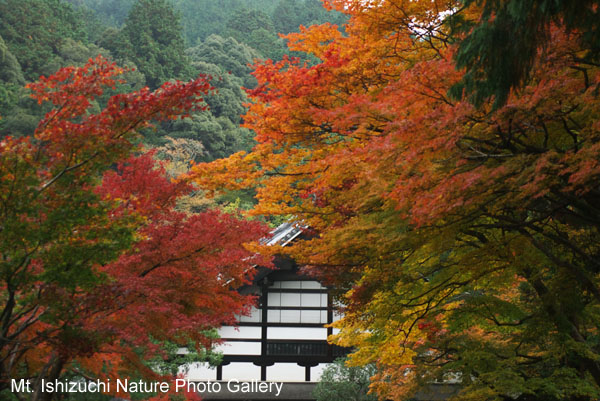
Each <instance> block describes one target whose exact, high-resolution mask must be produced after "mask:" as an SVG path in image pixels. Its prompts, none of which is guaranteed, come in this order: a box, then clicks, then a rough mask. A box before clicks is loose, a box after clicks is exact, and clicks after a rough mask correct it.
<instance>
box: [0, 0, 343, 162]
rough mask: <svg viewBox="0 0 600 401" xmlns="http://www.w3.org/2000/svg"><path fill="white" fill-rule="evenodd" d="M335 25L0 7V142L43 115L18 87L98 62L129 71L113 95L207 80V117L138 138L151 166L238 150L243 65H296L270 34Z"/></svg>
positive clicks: (55, 0) (245, 4)
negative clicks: (155, 157) (155, 159)
mask: <svg viewBox="0 0 600 401" xmlns="http://www.w3.org/2000/svg"><path fill="white" fill-rule="evenodd" d="M344 20H345V17H344V15H342V14H340V13H337V12H334V11H328V10H326V9H324V8H323V6H322V3H321V2H320V1H319V0H172V1H169V0H68V1H64V0H2V1H0V115H1V116H2V119H0V136H4V135H8V134H11V135H30V134H31V133H33V132H34V130H35V128H36V125H37V123H38V121H39V120H40V118H41V117H42V116H43V114H44V112H45V110H44V109H43V108H40V107H39V106H37V104H36V103H35V102H33V101H32V100H31V99H30V98H29V96H28V93H27V91H26V90H25V89H24V88H23V86H24V84H25V83H27V82H31V81H35V80H37V79H38V77H39V76H40V75H45V76H48V75H50V74H52V73H53V72H55V71H56V70H58V69H59V68H60V67H64V66H67V65H77V66H80V65H83V64H84V63H85V62H86V61H87V60H88V59H89V58H91V57H95V56H96V55H98V54H102V55H103V56H105V57H106V58H108V59H111V60H114V61H116V62H117V63H118V64H119V65H121V66H126V67H129V68H132V69H135V71H132V72H129V73H128V74H127V77H126V80H127V84H124V85H122V86H121V87H119V88H117V89H116V91H117V92H129V91H132V90H135V89H139V88H140V87H143V86H148V87H150V88H151V89H156V88H157V87H159V86H160V85H161V84H162V83H163V82H165V81H168V80H171V79H180V80H187V79H190V78H192V77H194V76H196V75H197V74H199V73H202V74H207V75H209V76H211V77H212V81H211V82H212V85H213V86H214V87H215V89H216V90H215V91H214V93H213V94H212V95H211V96H208V97H207V98H206V102H207V103H208V105H209V106H210V110H209V111H208V112H203V113H198V114H195V115H193V116H192V118H190V119H186V120H183V121H182V120H179V121H173V122H170V123H163V124H161V125H160V126H159V127H157V128H156V129H154V130H147V131H146V132H145V133H144V142H145V145H147V146H149V147H155V148H158V149H159V151H158V154H159V157H162V158H163V159H169V160H170V161H171V162H173V163H175V164H177V163H185V162H187V161H189V160H194V161H198V162H199V161H211V160H214V159H217V158H222V157H225V156H228V155H230V154H232V153H234V152H237V151H239V150H248V149H250V148H251V147H252V145H253V135H254V134H253V133H252V132H250V131H249V130H248V129H246V128H242V127H240V124H241V123H242V122H243V121H242V119H241V115H243V114H244V111H245V107H244V103H245V102H247V98H246V93H245V91H244V90H243V88H252V87H254V86H255V85H256V82H255V80H254V78H253V77H252V76H251V75H250V71H251V67H250V64H252V63H253V61H254V60H256V59H268V58H270V59H274V60H278V59H281V58H282V57H283V56H284V55H292V56H299V57H304V56H303V55H302V54H299V53H295V54H292V53H290V52H289V51H288V50H287V48H286V45H285V40H284V39H282V38H281V37H280V36H279V35H278V33H284V34H285V33H289V32H294V31H298V30H299V26H300V25H305V26H308V25H312V24H321V23H324V22H331V23H335V24H341V23H343V22H344ZM308 61H309V62H310V61H311V60H308Z"/></svg>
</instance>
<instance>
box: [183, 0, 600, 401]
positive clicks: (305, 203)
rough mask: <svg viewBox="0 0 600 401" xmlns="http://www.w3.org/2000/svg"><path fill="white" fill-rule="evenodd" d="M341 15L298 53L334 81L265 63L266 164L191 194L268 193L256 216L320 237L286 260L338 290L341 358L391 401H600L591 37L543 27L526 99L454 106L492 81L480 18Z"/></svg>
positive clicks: (260, 121)
mask: <svg viewBox="0 0 600 401" xmlns="http://www.w3.org/2000/svg"><path fill="white" fill-rule="evenodd" d="M327 3H328V5H329V6H331V7H335V8H337V9H338V10H339V11H342V12H346V13H348V14H350V21H349V23H348V25H347V26H346V29H345V33H346V34H345V35H344V34H342V33H341V32H340V31H339V29H337V27H335V26H331V25H327V24H326V25H322V26H316V27H311V28H309V29H305V30H303V31H302V32H301V33H300V34H291V35H288V37H287V39H288V41H289V43H290V49H291V50H294V51H304V52H309V53H311V54H313V55H314V56H315V57H317V58H318V59H320V60H321V62H320V63H319V64H317V65H314V66H310V65H306V64H303V63H300V62H299V61H298V60H294V59H284V60H282V61H281V62H277V63H274V62H265V63H262V64H258V65H257V66H256V69H255V76H256V78H257V80H258V87H257V88H256V89H255V90H253V91H251V92H250V95H251V98H252V100H253V104H252V105H251V106H250V109H249V112H248V113H247V115H246V116H245V121H246V125H245V126H247V127H248V128H251V129H253V130H254V131H255V132H256V133H257V137H256V138H257V141H258V145H257V146H256V147H255V148H254V149H253V151H252V152H250V153H247V154H244V153H238V154H235V155H233V156H231V157H230V158H228V159H227V160H222V161H216V162H213V163H211V164H209V165H198V166H197V167H196V168H195V174H194V176H193V178H194V179H195V180H196V181H197V182H199V183H202V184H203V185H204V186H206V187H207V188H212V189H218V188H220V187H223V186H226V187H228V188H243V187H248V186H257V187H258V190H257V198H258V205H257V206H256V207H255V210H254V212H255V213H259V214H261V213H262V214H291V215H295V216H297V218H298V219H302V220H303V221H305V222H306V223H307V224H308V225H310V226H311V227H312V228H313V230H314V231H315V234H316V235H315V236H314V237H313V239H311V240H309V241H304V242H299V243H297V244H296V245H295V246H293V247H291V248H290V253H291V254H292V255H293V256H294V257H296V259H297V260H298V261H299V262H300V263H304V264H306V265H307V266H308V269H309V271H310V272H312V273H313V274H315V275H317V276H318V277H320V278H321V279H323V280H325V281H327V282H329V283H330V284H332V285H335V287H336V288H337V289H338V291H339V294H340V298H341V300H342V302H343V303H344V304H345V305H346V306H345V308H344V314H345V317H344V318H343V319H342V320H341V321H340V322H339V323H338V324H337V325H338V327H339V328H340V329H341V333H340V334H339V335H337V336H336V337H335V338H333V340H334V341H336V342H337V343H338V344H340V345H345V346H354V347H356V349H357V351H356V352H355V353H354V354H353V356H352V361H353V363H357V364H366V363H371V362H374V363H376V364H377V365H378V367H379V369H378V374H377V375H376V376H375V377H374V378H373V381H374V383H373V385H372V386H373V388H374V389H375V390H376V391H378V392H379V393H380V395H381V396H383V397H387V398H391V399H399V400H400V399H406V398H409V397H411V396H412V395H414V394H415V392H416V391H417V390H418V389H420V388H424V386H426V385H427V384H428V383H431V382H432V381H436V380H445V381H454V382H457V383H460V385H461V392H460V393H459V394H458V396H457V397H458V398H457V399H461V400H503V399H521V400H593V399H596V398H598V396H599V395H600V369H599V367H600V365H598V362H597V361H598V355H599V352H600V346H599V343H598V341H597V338H598V337H597V332H598V329H599V327H598V319H597V310H598V306H599V304H600V297H599V296H598V294H600V292H599V288H598V285H599V284H600V283H599V282H598V279H599V277H598V274H599V271H600V270H599V269H598V267H599V266H598V260H599V258H598V256H599V252H600V250H599V248H598V246H597V244H598V243H599V242H600V241H599V239H600V238H599V232H598V229H599V226H598V221H599V220H598V218H599V214H598V213H599V210H598V207H597V205H598V195H599V194H598V188H597V178H598V176H599V174H600V163H599V156H600V154H599V153H598V152H599V151H600V144H599V139H600V135H599V132H600V131H599V126H598V123H597V117H598V114H599V111H600V109H599V107H598V106H599V104H598V88H599V84H600V71H599V70H598V67H597V66H596V65H594V64H593V63H589V62H585V63H583V62H582V61H580V60H579V58H580V56H581V55H583V54H588V53H589V52H590V51H591V50H592V49H593V47H592V46H591V45H590V44H589V42H587V41H586V39H585V38H586V37H587V36H586V35H588V34H589V35H593V33H594V32H595V31H594V29H595V28H594V27H593V25H592V27H591V28H590V29H589V30H585V29H587V28H585V29H584V30H582V31H574V30H569V29H568V28H569V26H564V25H562V24H560V23H555V24H552V23H550V22H549V24H548V25H547V26H546V25H545V26H544V28H545V29H547V30H546V34H547V36H546V39H545V41H544V42H543V43H544V46H543V51H537V52H535V53H534V56H533V59H532V61H531V69H530V70H529V72H528V74H527V75H526V76H525V77H524V80H523V81H522V82H520V84H519V86H518V88H519V89H518V90H512V91H509V92H508V94H507V97H506V99H504V100H503V99H502V96H501V94H500V93H499V92H498V93H492V92H489V93H487V94H486V95H485V96H482V97H480V98H478V99H474V98H472V97H470V96H469V95H470V93H471V92H470V91H468V90H467V91H465V92H461V91H459V92H458V94H457V92H456V88H458V87H460V85H461V84H463V83H464V82H465V81H464V80H465V79H469V78H468V74H471V73H473V71H478V70H477V68H479V67H474V68H475V69H469V68H467V69H466V70H464V69H457V64H456V63H457V57H459V56H457V55H460V54H462V53H461V52H462V51H463V50H464V49H465V47H464V46H467V43H469V42H468V40H473V39H474V38H477V36H476V35H477V33H476V32H477V28H476V27H477V24H478V23H480V22H481V21H486V18H488V17H490V15H492V14H493V13H492V14H488V12H489V8H486V7H485V5H483V4H481V3H479V2H466V3H463V2H448V1H434V2H415V1H402V0H393V1H392V0H390V1H381V2H376V4H372V3H369V2H362V1H341V0H340V1H328V2H327ZM508 3H511V4H513V3H512V2H507V4H508ZM490 4H496V5H499V4H500V3H496V2H490ZM502 4H503V5H504V3H502ZM528 4H529V3H528ZM513 6H514V4H513ZM515 7H516V6H515ZM512 11H514V10H511V12H512ZM556 16H557V17H556V18H560V17H561V16H562V17H563V18H568V17H569V15H568V14H566V13H561V12H558V13H557V14H556ZM490 18H491V17H490ZM457 21H461V27H462V28H463V29H457V25H456V24H457ZM492 21H495V20H493V19H492ZM498 22H499V21H498ZM482 24H483V25H485V23H482ZM465 27H467V28H468V27H471V28H472V29H471V30H469V29H467V31H465V30H464V28H465ZM469 35H475V36H469ZM468 38H471V39H468ZM527 40H529V38H527V37H525V36H523V35H521V36H518V37H512V38H511V43H518V44H515V48H516V47H518V46H521V45H523V46H528V44H526V43H525V44H521V43H519V42H520V41H527ZM461 46H463V47H461ZM469 49H470V50H473V48H469ZM481 49H483V48H481ZM484 51H485V52H493V51H494V49H493V48H485V50H484ZM498 51H499V52H501V51H502V48H501V49H499V50H498ZM495 56H497V55H495ZM482 60H484V61H485V62H488V61H489V60H490V59H489V58H485V57H484V58H482ZM506 62H510V60H507V61H506ZM459 65H462V64H460V62H459ZM467 67H469V66H467ZM494 68H495V67H494ZM475 74H479V73H478V72H476V73H475ZM477 77H478V79H479V78H482V79H484V78H483V77H484V75H477ZM511 87H513V86H511ZM515 88H516V86H515ZM494 94H496V97H495V98H494V97H493V96H492V97H490V95H494ZM463 95H464V97H463ZM474 100H477V101H476V102H475V101H474ZM470 101H473V102H470ZM473 103H475V104H473Z"/></svg>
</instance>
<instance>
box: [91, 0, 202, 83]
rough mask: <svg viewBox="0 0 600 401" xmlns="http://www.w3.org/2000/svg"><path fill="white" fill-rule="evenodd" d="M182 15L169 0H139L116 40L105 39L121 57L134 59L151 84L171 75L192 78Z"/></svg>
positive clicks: (122, 58) (115, 53)
mask: <svg viewBox="0 0 600 401" xmlns="http://www.w3.org/2000/svg"><path fill="white" fill-rule="evenodd" d="M179 21H180V17H179V15H178V14H177V13H176V12H175V11H174V10H173V8H172V7H171V5H170V4H169V3H168V2H167V1H166V0H138V1H136V3H135V4H134V5H133V7H132V8H131V10H130V11H129V15H128V16H127V19H126V20H125V25H124V26H123V29H122V30H121V31H120V33H119V35H118V37H117V38H116V40H106V41H103V42H102V43H103V44H105V45H107V46H110V47H108V48H109V50H111V51H112V52H113V54H114V55H115V56H116V57H117V58H119V59H121V60H131V61H133V62H134V63H135V65H137V67H138V68H139V70H140V71H141V72H142V73H143V74H144V75H145V77H146V83H147V85H148V86H149V87H150V88H153V89H155V88H158V87H159V86H160V85H161V84H162V83H163V82H165V81H168V80H170V79H174V78H175V79H188V78H189V77H190V76H191V74H190V68H189V64H188V62H187V59H186V57H185V54H184V46H183V37H182V35H181V25H180V22H179Z"/></svg>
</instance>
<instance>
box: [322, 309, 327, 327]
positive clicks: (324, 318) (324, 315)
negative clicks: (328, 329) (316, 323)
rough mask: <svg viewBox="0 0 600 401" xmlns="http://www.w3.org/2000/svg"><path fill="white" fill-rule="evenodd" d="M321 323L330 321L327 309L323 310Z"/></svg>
mask: <svg viewBox="0 0 600 401" xmlns="http://www.w3.org/2000/svg"><path fill="white" fill-rule="evenodd" d="M321 323H323V324H324V323H328V322H327V311H326V310H322V311H321Z"/></svg>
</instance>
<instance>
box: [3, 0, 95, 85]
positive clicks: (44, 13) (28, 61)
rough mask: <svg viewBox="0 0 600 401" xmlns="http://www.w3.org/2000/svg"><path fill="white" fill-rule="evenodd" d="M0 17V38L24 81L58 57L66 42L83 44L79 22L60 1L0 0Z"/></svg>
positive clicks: (36, 75)
mask: <svg viewBox="0 0 600 401" xmlns="http://www.w3.org/2000/svg"><path fill="white" fill-rule="evenodd" d="M0 15H1V16H2V18H0V36H2V37H3V39H4V41H5V42H6V45H7V46H8V48H9V49H10V52H11V53H12V54H13V55H14V56H15V57H16V59H17V60H18V62H19V63H20V65H21V68H22V69H23V73H24V75H25V78H27V79H28V80H34V79H36V78H37V77H38V76H39V73H40V71H41V70H42V69H43V68H44V66H46V65H47V64H48V62H49V61H50V60H52V59H54V58H55V57H57V56H58V51H59V48H60V46H61V45H62V43H63V42H64V41H65V40H66V39H68V38H70V39H73V40H75V41H83V42H85V41H86V33H85V30H84V27H83V25H82V23H81V19H80V18H79V17H78V15H77V13H76V12H75V11H74V10H73V8H72V7H71V5H70V4H67V3H64V2H61V1H60V0H2V1H0Z"/></svg>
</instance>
